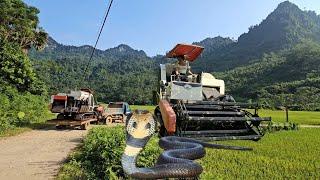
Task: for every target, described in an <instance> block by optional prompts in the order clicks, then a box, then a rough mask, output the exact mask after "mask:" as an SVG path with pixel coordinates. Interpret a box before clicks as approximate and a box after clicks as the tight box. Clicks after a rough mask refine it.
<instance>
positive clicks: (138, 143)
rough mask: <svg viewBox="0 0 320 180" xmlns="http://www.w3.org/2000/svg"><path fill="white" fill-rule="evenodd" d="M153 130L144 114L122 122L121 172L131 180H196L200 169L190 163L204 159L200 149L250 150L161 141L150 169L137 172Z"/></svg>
mask: <svg viewBox="0 0 320 180" xmlns="http://www.w3.org/2000/svg"><path fill="white" fill-rule="evenodd" d="M155 128H156V121H155V118H154V117H153V115H152V114H151V113H149V112H148V111H144V110H136V111H135V112H134V113H133V114H132V115H131V116H129V117H128V119H127V122H126V132H127V141H126V148H125V151H124V153H123V155H122V159H121V163H122V167H123V170H124V172H125V173H126V174H127V175H128V176H130V177H132V178H135V179H163V178H188V177H196V176H198V175H199V174H201V172H202V170H203V169H202V167H201V166H200V165H199V164H198V163H196V162H194V161H193V160H195V159H199V158H202V157H203V156H204V155H205V149H204V147H210V148H217V149H233V150H251V149H250V148H245V147H237V146H227V145H219V144H210V143H204V142H201V141H197V140H193V139H189V138H182V137H176V136H167V137H163V138H161V139H160V141H159V145H160V147H161V148H162V149H164V150H165V151H164V152H163V153H162V154H161V155H160V156H159V158H158V161H157V163H156V165H155V166H154V167H150V168H139V167H137V166H136V160H137V156H138V155H139V153H140V152H141V151H142V149H143V148H144V146H145V145H146V144H147V142H148V141H149V139H150V137H151V136H152V134H154V132H155Z"/></svg>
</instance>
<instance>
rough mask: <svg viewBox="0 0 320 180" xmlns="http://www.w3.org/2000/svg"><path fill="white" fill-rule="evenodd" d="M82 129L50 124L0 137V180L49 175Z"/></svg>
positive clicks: (40, 177) (51, 175)
mask: <svg viewBox="0 0 320 180" xmlns="http://www.w3.org/2000/svg"><path fill="white" fill-rule="evenodd" d="M86 132H87V131H83V130H72V129H65V130H55V129H54V127H53V128H47V129H41V130H33V131H30V132H26V133H23V134H20V135H18V136H13V137H8V138H4V139H0V180H2V179H28V180H29V179H53V178H54V176H55V175H56V174H57V172H58V170H59V167H60V165H61V164H62V163H63V161H64V160H65V158H66V157H67V155H68V153H69V152H70V151H71V150H72V149H73V148H75V147H76V146H77V145H78V144H79V143H80V142H81V139H82V138H83V136H84V135H85V134H86Z"/></svg>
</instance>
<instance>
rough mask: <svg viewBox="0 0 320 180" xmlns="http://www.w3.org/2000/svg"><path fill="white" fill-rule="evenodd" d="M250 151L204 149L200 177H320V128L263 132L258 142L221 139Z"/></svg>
mask: <svg viewBox="0 0 320 180" xmlns="http://www.w3.org/2000/svg"><path fill="white" fill-rule="evenodd" d="M219 143H223V144H232V145H240V146H248V147H252V148H253V149H254V150H253V151H247V152H244V151H231V150H215V149H207V150H206V151H207V155H206V156H205V157H204V158H203V159H201V160H200V161H199V162H200V163H201V165H202V166H203V168H204V172H203V173H202V174H201V177H200V178H201V179H319V178H320V129H318V128H313V129H310V128H303V129H300V130H298V131H280V132H276V133H271V134H266V135H265V137H263V138H262V139H261V140H260V141H258V142H254V141H228V142H226V141H224V142H219Z"/></svg>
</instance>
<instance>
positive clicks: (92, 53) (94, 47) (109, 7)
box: [80, 0, 113, 82]
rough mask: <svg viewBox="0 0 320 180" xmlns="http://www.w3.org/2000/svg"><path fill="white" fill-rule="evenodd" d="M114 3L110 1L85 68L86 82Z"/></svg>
mask: <svg viewBox="0 0 320 180" xmlns="http://www.w3.org/2000/svg"><path fill="white" fill-rule="evenodd" d="M112 3H113V0H110V2H109V5H108V8H107V10H106V13H105V16H104V19H103V22H102V25H101V27H100V30H99V34H98V37H97V40H96V42H95V44H94V46H93V49H92V52H91V54H90V58H89V60H88V63H87V65H86V68H85V70H84V76H83V77H85V79H84V80H85V81H86V80H87V79H88V78H89V74H88V75H86V73H87V71H88V68H89V65H90V63H91V60H92V58H93V55H94V52H95V51H96V48H97V45H98V42H99V39H100V36H101V33H102V31H103V28H104V25H105V23H106V21H107V18H108V16H109V12H110V9H111V7H112ZM80 82H81V81H80Z"/></svg>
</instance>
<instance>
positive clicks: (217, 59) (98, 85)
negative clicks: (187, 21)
mask: <svg viewBox="0 0 320 180" xmlns="http://www.w3.org/2000/svg"><path fill="white" fill-rule="evenodd" d="M177 43H179V42H177ZM319 43H320V16H319V15H317V14H316V13H315V12H312V11H302V10H301V9H299V8H298V7H297V6H296V5H294V4H292V3H290V2H288V1H285V2H283V3H280V4H279V5H278V7H277V8H276V9H275V10H274V11H273V12H272V13H270V14H269V15H268V16H267V17H266V19H265V20H263V21H262V22H261V23H260V24H259V25H255V26H252V27H250V28H249V31H248V32H247V33H244V34H242V35H241V36H240V37H239V38H238V40H232V39H230V38H224V37H220V36H218V37H214V38H207V39H204V40H202V41H200V42H195V43H194V44H197V45H201V46H204V47H205V50H204V52H203V54H202V55H201V57H200V58H199V59H198V60H197V61H196V62H194V63H192V71H193V72H201V71H205V72H216V73H214V74H215V75H217V77H219V78H222V79H224V80H225V81H226V85H227V87H226V89H227V91H228V92H229V93H231V94H233V95H234V96H236V97H237V99H238V100H240V101H247V100H254V101H257V100H258V101H260V102H262V103H264V104H265V105H266V106H269V107H274V106H277V105H278V104H297V109H308V110H317V109H320V104H319V103H318V102H320V98H319V96H320V90H319V85H318V84H319V74H320V71H319V69H320V48H319V47H320V46H319ZM91 51H92V47H91V46H88V45H85V46H80V47H76V46H66V45H62V44H59V43H57V42H56V41H55V40H53V39H52V38H49V43H48V47H46V48H45V50H44V51H42V52H36V51H31V52H30V54H29V55H30V57H31V58H32V59H34V61H33V62H34V67H35V69H36V71H37V73H38V75H39V76H40V78H42V79H43V81H45V82H46V84H47V85H48V86H49V93H56V92H60V91H67V90H69V89H74V88H79V87H84V86H89V87H91V88H93V89H95V91H96V93H97V97H98V99H99V100H100V101H128V102H129V103H138V104H144V103H151V97H152V91H153V90H155V87H156V85H157V73H158V71H157V68H158V65H159V64H160V63H165V62H168V61H167V59H166V58H165V57H164V56H156V57H148V56H147V55H146V53H145V52H144V51H142V50H134V49H133V48H131V47H129V46H128V45H125V44H121V45H119V46H117V47H114V48H110V49H107V50H96V52H95V54H94V56H93V59H92V61H91V62H90V63H89V66H88V70H87V71H86V72H85V69H86V67H87V65H88V59H89V56H90V53H91ZM217 72H218V73H217ZM85 78H87V79H85Z"/></svg>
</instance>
